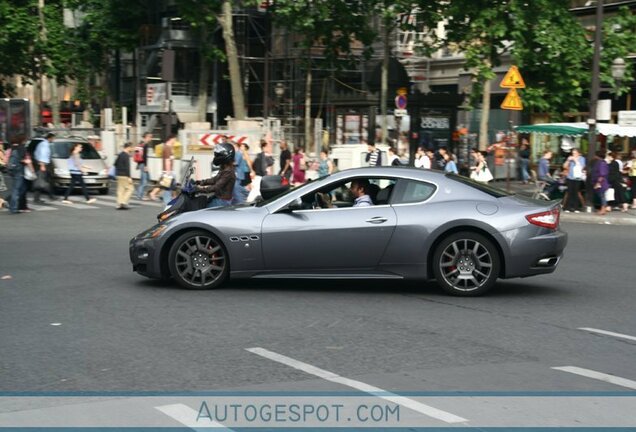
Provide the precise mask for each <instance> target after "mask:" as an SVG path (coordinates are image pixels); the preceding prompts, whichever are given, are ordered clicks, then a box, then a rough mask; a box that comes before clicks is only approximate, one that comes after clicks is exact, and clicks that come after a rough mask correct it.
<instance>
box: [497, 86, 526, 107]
mask: <svg viewBox="0 0 636 432" xmlns="http://www.w3.org/2000/svg"><path fill="white" fill-rule="evenodd" d="M501 109H508V110H516V111H521V110H523V104H522V103H521V97H519V94H518V93H517V89H515V88H511V89H510V91H509V92H508V94H507V95H506V99H504V101H503V103H502V104H501Z"/></svg>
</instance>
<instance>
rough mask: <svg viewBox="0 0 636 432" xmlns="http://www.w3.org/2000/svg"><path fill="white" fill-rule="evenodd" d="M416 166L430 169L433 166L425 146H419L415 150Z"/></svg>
mask: <svg viewBox="0 0 636 432" xmlns="http://www.w3.org/2000/svg"><path fill="white" fill-rule="evenodd" d="M414 164H415V168H424V169H429V168H430V167H431V160H430V159H429V158H428V155H427V154H426V150H425V149H424V147H421V146H420V147H418V148H417V151H416V152H415V163H414Z"/></svg>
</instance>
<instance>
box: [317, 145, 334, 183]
mask: <svg viewBox="0 0 636 432" xmlns="http://www.w3.org/2000/svg"><path fill="white" fill-rule="evenodd" d="M332 172H333V162H332V161H331V159H329V154H328V153H327V150H324V149H323V150H321V151H320V160H319V161H318V178H320V177H326V176H328V175H330V174H331V173H332Z"/></svg>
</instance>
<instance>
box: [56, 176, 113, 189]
mask: <svg viewBox="0 0 636 432" xmlns="http://www.w3.org/2000/svg"><path fill="white" fill-rule="evenodd" d="M54 180H55V186H56V187H58V188H60V189H66V188H68V187H69V186H70V184H71V178H70V177H69V178H66V177H55V178H54ZM84 184H85V185H86V189H89V190H97V189H108V188H109V186H110V180H108V177H92V176H84ZM75 189H81V186H79V185H77V184H76V185H75Z"/></svg>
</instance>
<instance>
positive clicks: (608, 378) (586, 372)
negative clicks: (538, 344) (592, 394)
mask: <svg viewBox="0 0 636 432" xmlns="http://www.w3.org/2000/svg"><path fill="white" fill-rule="evenodd" d="M552 369H554V370H559V371H563V372H569V373H571V374H575V375H580V376H584V377H587V378H592V379H595V380H599V381H603V382H606V383H610V384H614V385H617V386H621V387H626V388H629V389H632V390H636V381H632V380H629V379H627V378H621V377H618V376H616V375H609V374H606V373H603V372H597V371H594V370H591V369H584V368H580V367H576V366H559V367H553V368H552Z"/></svg>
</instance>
